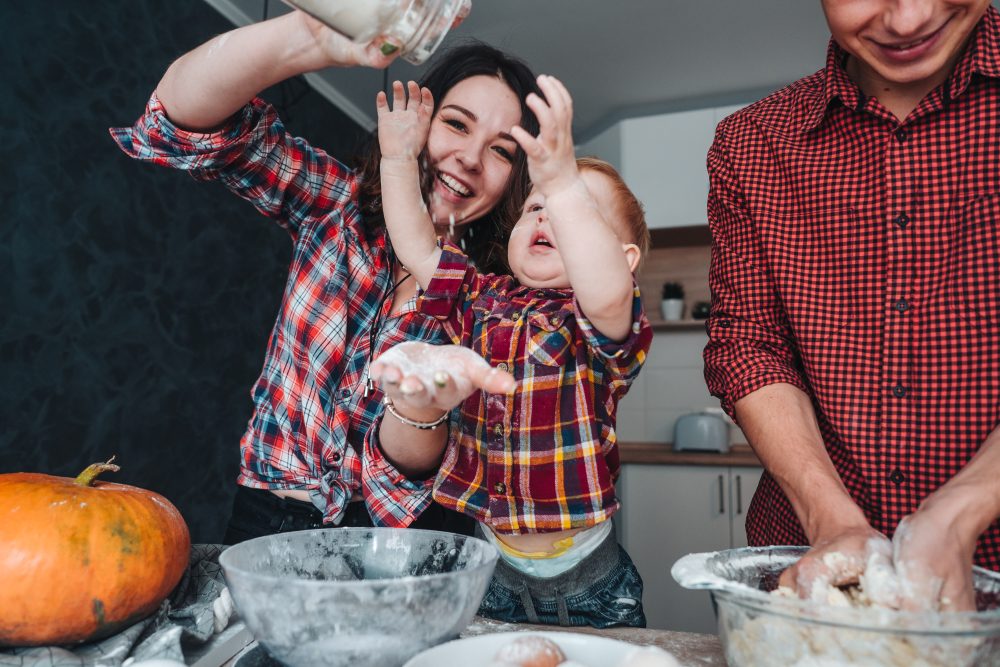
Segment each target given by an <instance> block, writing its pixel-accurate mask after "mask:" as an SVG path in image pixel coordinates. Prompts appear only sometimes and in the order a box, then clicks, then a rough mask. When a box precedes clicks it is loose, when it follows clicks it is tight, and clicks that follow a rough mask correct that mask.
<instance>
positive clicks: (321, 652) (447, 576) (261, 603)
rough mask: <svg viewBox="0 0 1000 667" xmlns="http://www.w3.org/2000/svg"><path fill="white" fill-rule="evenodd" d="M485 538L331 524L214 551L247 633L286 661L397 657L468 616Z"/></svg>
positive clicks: (367, 665) (475, 598)
mask: <svg viewBox="0 0 1000 667" xmlns="http://www.w3.org/2000/svg"><path fill="white" fill-rule="evenodd" d="M497 556H498V553H497V550H496V547H494V546H493V545H491V544H489V543H487V542H485V541H483V540H479V539H476V538H473V537H465V536H464V535H454V534H451V533H441V532H436V531H429V530H416V529H409V528H408V529H396V528H333V529H320V530H305V531H299V532H293V533H281V534H278V535H268V536H266V537H258V538H255V539H252V540H248V541H246V542H242V543H240V544H237V545H234V546H232V547H229V548H228V549H226V550H225V551H223V552H222V554H221V555H220V557H219V563H220V564H221V565H222V568H223V570H224V572H225V575H226V583H227V584H228V586H229V590H230V592H231V593H232V596H233V600H234V602H235V603H236V608H237V610H238V611H239V613H240V616H241V617H242V618H243V620H244V622H245V623H246V625H247V628H249V630H250V632H251V633H252V634H253V636H254V638H255V639H257V641H259V642H260V644H261V645H262V646H263V647H264V648H265V649H266V650H267V652H268V653H269V654H270V655H271V656H272V657H273V658H275V659H277V660H280V661H281V662H283V663H285V664H286V665H290V667H312V666H314V665H315V666H318V665H323V666H324V667H347V666H348V665H350V666H351V667H399V666H400V665H402V664H403V663H405V662H406V661H407V660H409V659H410V658H411V657H413V656H414V655H416V654H417V653H419V652H420V651H423V650H424V649H426V648H429V647H431V646H434V645H436V644H439V643H441V642H444V641H447V640H450V639H454V638H455V637H457V636H458V634H459V632H461V631H462V630H464V629H465V627H466V626H467V625H468V624H469V623H470V622H471V621H472V618H473V616H475V614H476V611H477V610H478V609H479V604H480V602H482V599H483V596H484V595H485V594H486V587H487V585H488V584H489V581H490V577H491V576H492V574H493V568H494V566H495V565H496V562H497Z"/></svg>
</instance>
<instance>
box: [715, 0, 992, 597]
mask: <svg viewBox="0 0 1000 667" xmlns="http://www.w3.org/2000/svg"><path fill="white" fill-rule="evenodd" d="M822 4H823V10H824V12H825V14H826V18H827V22H828V24H829V26H830V29H831V32H832V35H833V39H832V40H831V42H830V47H829V52H828V58H827V65H826V68H825V69H823V70H821V71H819V72H817V73H816V74H814V75H812V76H810V77H807V78H805V79H802V80H800V81H798V82H796V83H794V84H792V85H791V86H789V87H788V88H786V89H784V90H782V91H779V92H777V93H775V94H774V95H772V96H770V97H768V98H766V99H764V100H762V101H760V102H758V103H756V104H754V105H752V106H751V107H748V108H747V109H745V110H743V111H741V112H739V113H737V114H735V115H734V116H732V117H730V118H728V119H726V120H725V121H723V122H722V123H721V124H720V126H719V128H718V131H717V134H716V139H715V143H714V144H713V146H712V148H711V150H710V152H709V158H708V162H709V171H710V174H711V193H710V195H709V221H710V225H711V229H712V234H713V251H712V267H711V275H710V284H711V288H712V294H713V304H712V313H711V317H710V319H709V321H708V331H709V343H708V346H707V348H706V350H705V362H706V371H705V374H706V378H707V380H708V383H709V387H710V389H711V391H712V393H713V394H715V395H717V396H719V397H720V398H721V399H722V402H723V405H724V407H725V408H726V409H727V410H728V411H729V412H730V413H731V414H733V415H734V417H735V418H736V419H737V420H738V422H739V424H740V426H741V427H742V428H743V430H744V432H745V433H746V435H747V438H748V440H749V441H750V443H751V445H752V446H753V448H754V450H755V451H756V453H757V455H758V456H759V457H760V459H761V461H762V462H763V463H764V465H765V467H766V468H767V471H768V474H767V475H765V476H764V478H763V479H762V480H761V484H760V487H759V488H758V491H757V494H756V496H755V497H754V500H753V503H752V504H751V507H750V511H749V513H748V516H747V533H748V535H749V537H750V541H751V543H752V544H796V543H798V544H809V545H811V547H812V548H811V549H810V551H809V553H808V554H807V556H806V557H805V558H803V559H802V560H801V561H800V562H799V563H798V564H797V566H795V567H793V568H790V569H789V570H788V571H787V572H785V574H784V575H783V578H782V583H783V584H786V585H789V586H791V587H793V588H795V589H797V590H798V591H799V594H800V595H801V596H803V597H806V596H808V595H810V594H811V593H812V592H813V591H814V590H815V589H814V586H815V585H816V584H817V583H819V584H827V583H832V584H835V585H836V584H840V583H844V582H848V581H851V580H856V579H857V576H858V574H859V573H860V572H861V571H862V570H864V569H865V567H866V566H868V565H874V564H879V565H882V566H887V567H889V568H891V569H892V570H894V571H895V572H896V573H897V574H898V575H899V578H898V581H901V582H902V583H904V584H906V585H901V586H899V587H898V588H893V589H892V590H890V591H883V592H882V594H883V595H884V601H885V602H886V603H887V604H892V605H899V606H901V607H903V608H906V609H916V608H926V607H934V608H941V609H946V610H960V609H972V608H974V599H973V594H972V585H971V577H970V574H971V566H972V564H973V562H976V563H977V564H979V565H982V566H985V567H987V568H991V569H994V570H1000V522H998V521H997V517H998V516H1000V443H998V441H1000V429H998V424H1000V231H998V230H1000V227H998V225H1000V14H998V12H997V10H996V9H995V8H993V7H991V6H990V3H989V0H823V3H822ZM886 536H892V537H893V541H892V543H891V545H890V543H889V542H888V540H887V537H886Z"/></svg>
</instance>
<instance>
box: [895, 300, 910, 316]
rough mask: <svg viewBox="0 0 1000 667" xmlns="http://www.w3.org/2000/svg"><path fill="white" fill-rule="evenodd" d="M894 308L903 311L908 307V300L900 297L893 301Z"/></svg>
mask: <svg viewBox="0 0 1000 667" xmlns="http://www.w3.org/2000/svg"><path fill="white" fill-rule="evenodd" d="M895 308H896V310H898V311H899V312H901V313H905V312H906V311H908V310H909V309H910V302H909V301H907V300H906V299H900V300H899V301H897V302H896V303H895Z"/></svg>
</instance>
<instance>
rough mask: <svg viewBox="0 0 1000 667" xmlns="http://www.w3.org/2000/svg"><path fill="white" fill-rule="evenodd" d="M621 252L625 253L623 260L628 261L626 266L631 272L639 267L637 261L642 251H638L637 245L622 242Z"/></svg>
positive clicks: (640, 257)
mask: <svg viewBox="0 0 1000 667" xmlns="http://www.w3.org/2000/svg"><path fill="white" fill-rule="evenodd" d="M622 252H624V253H625V261H627V262H628V268H629V270H630V271H632V273H635V270H636V269H637V268H639V261H640V260H641V259H642V252H640V251H639V246H637V245H636V244H634V243H623V244H622Z"/></svg>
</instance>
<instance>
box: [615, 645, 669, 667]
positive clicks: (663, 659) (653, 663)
mask: <svg viewBox="0 0 1000 667" xmlns="http://www.w3.org/2000/svg"><path fill="white" fill-rule="evenodd" d="M617 667H681V665H680V663H679V662H677V661H676V660H675V659H674V656H672V655H670V654H669V653H667V652H666V651H664V650H663V649H661V648H657V647H655V646H643V647H642V648H637V649H635V650H634V651H632V652H631V653H629V654H628V655H626V656H625V657H624V658H622V661H621V662H619V663H618V665H617Z"/></svg>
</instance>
